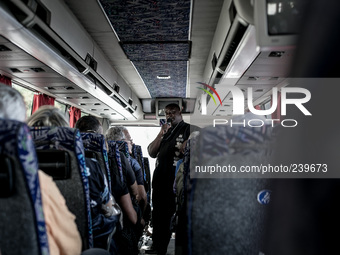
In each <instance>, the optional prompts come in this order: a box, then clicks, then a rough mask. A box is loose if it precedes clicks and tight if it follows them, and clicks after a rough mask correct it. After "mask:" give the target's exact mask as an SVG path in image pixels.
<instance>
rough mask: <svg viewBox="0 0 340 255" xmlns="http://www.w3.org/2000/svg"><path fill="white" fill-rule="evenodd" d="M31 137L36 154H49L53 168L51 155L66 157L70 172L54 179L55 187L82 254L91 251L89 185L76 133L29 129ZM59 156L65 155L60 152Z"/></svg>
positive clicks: (67, 129) (50, 129)
mask: <svg viewBox="0 0 340 255" xmlns="http://www.w3.org/2000/svg"><path fill="white" fill-rule="evenodd" d="M31 133H32V136H33V139H34V143H35V147H36V150H37V151H38V153H39V154H40V153H48V154H49V153H51V154H50V156H49V158H50V159H51V160H52V162H50V163H52V164H54V162H55V158H54V155H53V156H52V154H53V153H54V152H55V151H56V150H58V151H63V152H66V153H67V154H68V155H69V161H70V162H69V163H70V164H69V165H70V168H69V170H68V171H69V172H68V173H67V174H68V176H69V177H70V178H66V179H55V183H56V184H57V186H58V188H59V190H60V192H61V194H62V195H63V196H64V198H65V200H66V205H67V207H68V208H69V210H70V211H71V212H72V213H73V214H74V215H75V216H76V224H77V227H78V230H79V233H80V235H81V238H82V244H83V247H82V250H85V249H88V248H92V247H93V236H92V223H91V210H90V195H89V184H88V179H87V170H86V165H85V156H84V147H83V141H82V139H81V135H80V132H79V130H77V129H73V128H68V127H32V128H31ZM42 151H47V152H42ZM53 151H54V152H53ZM59 154H63V155H67V154H65V153H61V152H60V153H59ZM55 157H57V154H56V156H55ZM66 158H67V157H66V156H65V161H67V160H66ZM45 163H46V162H45ZM65 169H66V168H65ZM65 169H64V170H65ZM64 170H63V171H64ZM64 174H65V173H63V174H62V175H64ZM59 175H60V174H59Z"/></svg>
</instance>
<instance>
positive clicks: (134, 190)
mask: <svg viewBox="0 0 340 255" xmlns="http://www.w3.org/2000/svg"><path fill="white" fill-rule="evenodd" d="M130 190H131V191H130V192H131V195H132V196H133V197H135V198H136V199H137V200H140V198H138V185H137V182H136V181H135V182H134V183H133V184H132V185H130Z"/></svg>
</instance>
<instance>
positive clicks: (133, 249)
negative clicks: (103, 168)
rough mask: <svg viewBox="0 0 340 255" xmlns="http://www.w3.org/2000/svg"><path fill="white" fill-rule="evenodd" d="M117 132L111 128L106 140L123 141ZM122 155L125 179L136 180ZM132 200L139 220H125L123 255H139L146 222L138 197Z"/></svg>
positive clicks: (122, 242)
mask: <svg viewBox="0 0 340 255" xmlns="http://www.w3.org/2000/svg"><path fill="white" fill-rule="evenodd" d="M116 131H118V130H117V129H116V127H114V128H110V129H109V130H108V131H107V134H106V139H107V140H108V141H109V140H112V141H121V140H122V139H121V137H118V136H116V135H115V134H116ZM119 132H120V131H119ZM123 135H124V134H123ZM120 155H121V159H122V168H123V175H124V178H125V179H128V178H127V177H126V175H127V174H128V173H129V174H130V175H131V173H132V175H133V176H134V177H133V178H135V174H134V172H133V170H132V168H131V165H130V162H129V160H128V159H127V158H126V157H125V155H124V153H120ZM117 176H119V175H118V173H117ZM129 196H130V195H129ZM131 199H132V202H133V208H134V211H135V213H136V214H137V218H138V220H137V221H136V222H132V221H126V220H124V229H123V233H122V235H120V236H119V240H120V242H121V244H122V247H121V248H122V249H121V250H120V252H121V253H122V254H138V241H139V238H140V237H141V234H142V230H143V226H144V220H143V218H142V210H141V209H140V207H139V205H138V202H137V201H138V196H136V197H135V196H134V195H133V194H131Z"/></svg>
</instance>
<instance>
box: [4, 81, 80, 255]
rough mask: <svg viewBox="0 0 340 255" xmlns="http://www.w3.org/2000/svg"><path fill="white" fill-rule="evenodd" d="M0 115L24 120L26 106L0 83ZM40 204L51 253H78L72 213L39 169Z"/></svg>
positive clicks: (72, 254) (19, 97) (77, 239)
mask: <svg viewBox="0 0 340 255" xmlns="http://www.w3.org/2000/svg"><path fill="white" fill-rule="evenodd" d="M0 118H7V119H12V120H18V121H22V122H24V121H25V119H26V106H25V103H24V100H23V97H22V96H21V94H20V93H19V92H18V91H17V90H15V89H13V88H11V87H9V86H6V85H1V84H0ZM38 175H39V183H40V189H41V197H42V205H43V211H44V217H45V224H46V230H47V238H48V245H49V250H50V254H51V255H58V254H68V255H79V254H80V253H81V247H82V244H81V238H80V234H79V232H78V229H77V226H76V224H75V216H74V215H73V214H72V213H71V212H70V211H69V210H68V208H67V206H66V203H65V199H64V197H63V196H62V195H61V193H60V191H59V189H58V187H57V186H56V184H55V183H54V181H53V180H52V178H51V177H49V176H47V175H46V174H45V173H44V172H43V171H41V170H38Z"/></svg>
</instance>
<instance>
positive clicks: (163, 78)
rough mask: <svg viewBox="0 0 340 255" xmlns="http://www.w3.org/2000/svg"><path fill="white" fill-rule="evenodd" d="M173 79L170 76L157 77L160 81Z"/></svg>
mask: <svg viewBox="0 0 340 255" xmlns="http://www.w3.org/2000/svg"><path fill="white" fill-rule="evenodd" d="M170 78H171V76H170V75H157V79H160V80H169V79H170Z"/></svg>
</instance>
